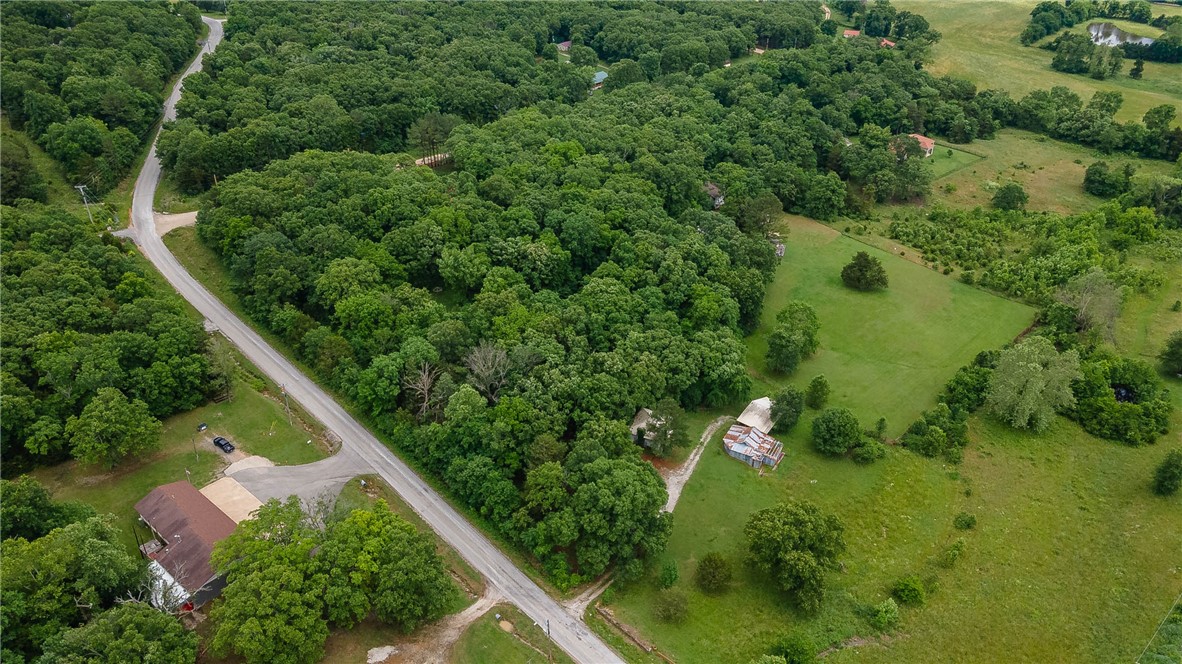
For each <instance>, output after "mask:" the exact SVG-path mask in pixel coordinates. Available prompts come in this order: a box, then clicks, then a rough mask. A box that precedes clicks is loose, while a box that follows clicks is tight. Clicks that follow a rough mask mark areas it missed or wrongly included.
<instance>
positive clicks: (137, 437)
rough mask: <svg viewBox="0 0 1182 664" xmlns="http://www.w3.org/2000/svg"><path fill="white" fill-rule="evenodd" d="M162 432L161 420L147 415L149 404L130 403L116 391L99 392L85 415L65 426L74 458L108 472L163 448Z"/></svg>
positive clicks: (108, 388) (130, 401)
mask: <svg viewBox="0 0 1182 664" xmlns="http://www.w3.org/2000/svg"><path fill="white" fill-rule="evenodd" d="M161 429H162V425H161V424H160V420H157V419H156V418H154V417H152V415H151V414H150V413H149V412H148V404H146V403H144V402H143V401H140V400H139V399H133V400H128V398H127V397H126V396H124V395H123V393H122V392H120V391H119V390H118V389H117V388H114V387H104V388H102V389H100V390H99V391H98V393H97V394H95V397H94V399H92V400H91V401H90V403H88V404H86V408H83V409H82V414H81V415H79V416H78V417H71V418H70V421H69V422H67V423H66V435H67V436H69V438H70V448H71V451H72V452H73V454H74V456H75V457H76V458H78V459H79V460H81V461H83V462H86V463H103V464H105V465H106V466H107V467H108V468H111V467H114V466H115V464H117V463H119V462H120V461H122V460H123V459H125V458H127V457H129V456H133V455H141V454H144V453H145V452H149V451H152V450H155V449H156V448H158V447H160V431H161Z"/></svg>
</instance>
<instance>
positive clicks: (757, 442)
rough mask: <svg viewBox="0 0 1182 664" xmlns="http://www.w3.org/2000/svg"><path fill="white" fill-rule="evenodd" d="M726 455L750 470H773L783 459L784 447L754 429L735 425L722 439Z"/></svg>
mask: <svg viewBox="0 0 1182 664" xmlns="http://www.w3.org/2000/svg"><path fill="white" fill-rule="evenodd" d="M722 446H723V448H724V449H725V450H726V453H727V454H729V455H731V456H732V457H734V458H736V459H738V460H739V461H742V462H743V463H745V464H747V465H748V466H751V467H752V468H762V467H764V466H771V467H772V468H775V467H776V466H778V465H779V464H780V461H782V460H783V459H784V445H783V444H782V443H780V441H778V440H776V439H775V438H772V437H771V436H769V435H767V434H766V433H764V432H762V431H760V430H759V429H756V428H755V427H749V426H743V425H742V424H735V425H733V426H731V428H730V429H729V430H727V432H726V435H725V436H723V437H722Z"/></svg>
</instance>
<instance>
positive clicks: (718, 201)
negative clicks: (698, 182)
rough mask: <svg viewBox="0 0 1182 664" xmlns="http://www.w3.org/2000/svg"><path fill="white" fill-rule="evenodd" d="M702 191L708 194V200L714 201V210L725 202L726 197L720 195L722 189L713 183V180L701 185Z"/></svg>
mask: <svg viewBox="0 0 1182 664" xmlns="http://www.w3.org/2000/svg"><path fill="white" fill-rule="evenodd" d="M702 191H704V192H706V195H707V196H709V197H710V200H711V201H713V202H714V209H715V210H717V209H718V208H720V207H722V206H723V204H724V203H726V197H724V196H723V195H722V189H719V188H718V185H717V184H714V183H713V182H707V183H706V184H704V185H702Z"/></svg>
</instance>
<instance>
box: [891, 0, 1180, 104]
mask: <svg viewBox="0 0 1182 664" xmlns="http://www.w3.org/2000/svg"><path fill="white" fill-rule="evenodd" d="M1036 4H1037V0H993V1H991V2H979V1H975V0H970V1H967V2H952V1H946V2H939V3H937V2H931V1H930V0H899V2H896V3H894V5H895V7H896V8H897V9H899V10H900V11H903V10H907V11H911V12H916V13H919V14H922V15H923V16H924V18H926V19H927V20H928V22H929V23H931V26H932V28H934V29H936V30H938V31H939V32H940V33H941V35H942V37H941V39H940V41H939V43H937V44H936V45H935V47H933V48H932V61H931V62H930V63H929V64H927V65H926V69H927V70H928V71H930V72H932V73H933V74H935V75H937V76H941V75H944V74H951V75H953V76H958V77H962V78H967V79H968V80H970V81H972V82H973V83H975V84H976V85H977V87H978V88H979V89H984V88H994V89H1001V90H1007V91H1009V93H1010V94H1011V95H1012V96H1013V97H1014V98H1021V97H1023V96H1025V95H1026V94H1027V93H1029V92H1031V91H1033V90H1040V89H1049V88H1051V87H1053V86H1056V85H1062V86H1066V87H1068V88H1071V89H1072V90H1074V91H1075V93H1076V94H1078V95H1080V96H1081V97H1083V99H1084V101H1085V102H1086V101H1087V100H1088V99H1090V98H1091V96H1092V94H1093V93H1095V92H1096V91H1097V90H1102V91H1112V92H1120V93H1121V94H1122V95H1123V96H1124V106H1122V107H1121V109H1120V111H1118V112H1117V114H1116V119H1117V120H1120V121H1126V120H1140V119H1141V116H1143V115H1144V114H1145V111H1147V110H1149V109H1150V108H1153V107H1154V106H1158V105H1160V104H1173V105H1174V106H1177V107H1179V110H1180V111H1182V64H1163V63H1157V62H1146V63H1145V72H1144V76H1143V77H1142V79H1141V80H1139V81H1136V80H1133V79H1131V78H1129V76H1128V71H1129V68H1130V67H1132V65H1133V63H1132V61H1131V60H1129V61H1126V62H1125V66H1124V69H1123V71H1122V72H1121V73H1120V74H1117V75H1116V76H1114V77H1112V78H1109V79H1107V80H1104V81H1097V80H1094V79H1092V78H1090V77H1088V76H1082V75H1078V74H1065V73H1062V72H1057V71H1055V70H1053V69H1051V59H1052V58H1053V57H1054V54H1053V53H1052V52H1051V51H1045V50H1042V49H1039V48H1036V47H1033V46H1022V44H1021V43H1020V42H1019V41H1018V36H1019V35H1020V34H1021V33H1022V30H1023V29H1024V28H1025V27H1026V24H1027V23H1028V22H1029V21H1030V10H1032V9H1033V8H1034V6H1035V5H1036ZM1163 13H1164V14H1170V15H1177V14H1182V8H1180V7H1169V6H1165V5H1154V6H1153V15H1154V16H1157V15H1159V14H1163ZM1096 20H1098V21H1102V20H1104V19H1096ZM1145 30H1150V31H1154V32H1155V33H1157V34H1160V31H1159V30H1156V28H1151V27H1148V26H1144V27H1143V28H1142V31H1145ZM1157 34H1154V35H1152V36H1155V37H1156V36H1157ZM1180 119H1182V118H1180Z"/></svg>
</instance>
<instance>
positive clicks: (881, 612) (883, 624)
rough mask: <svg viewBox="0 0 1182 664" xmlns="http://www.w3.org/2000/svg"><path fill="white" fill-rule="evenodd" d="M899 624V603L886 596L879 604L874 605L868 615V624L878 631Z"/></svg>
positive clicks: (883, 630)
mask: <svg viewBox="0 0 1182 664" xmlns="http://www.w3.org/2000/svg"><path fill="white" fill-rule="evenodd" d="M898 624H899V605H898V604H897V603H896V602H895V600H894V598H892V597H888V598H886V599H885V600H883V602H882V603H881V604H879V605H878V606H876V607H874V613H873V614H871V616H870V625H871V626H872V627H874V629H877V630H878V631H880V632H885V631H886V630H888V629H891V628H892V627H894V626H895V625H898Z"/></svg>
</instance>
